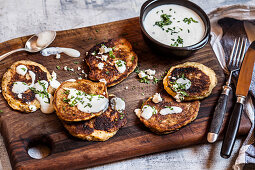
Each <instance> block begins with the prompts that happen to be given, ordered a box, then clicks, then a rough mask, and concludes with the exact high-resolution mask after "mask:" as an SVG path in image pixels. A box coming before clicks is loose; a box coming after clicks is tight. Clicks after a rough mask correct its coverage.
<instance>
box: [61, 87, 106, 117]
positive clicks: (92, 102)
mask: <svg viewBox="0 0 255 170" xmlns="http://www.w3.org/2000/svg"><path fill="white" fill-rule="evenodd" d="M65 90H66V91H67V92H68V93H69V94H68V97H67V99H69V102H68V103H69V105H73V106H77V108H78V110H80V111H82V112H86V113H97V112H100V111H105V110H106V109H107V108H108V105H109V100H108V98H106V97H105V96H102V95H95V94H93V95H92V94H86V93H85V92H82V91H80V90H77V89H75V88H65Z"/></svg>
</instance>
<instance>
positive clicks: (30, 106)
mask: <svg viewBox="0 0 255 170" xmlns="http://www.w3.org/2000/svg"><path fill="white" fill-rule="evenodd" d="M28 108H29V109H30V110H31V111H32V112H35V111H36V110H37V108H36V106H35V105H29V106H28Z"/></svg>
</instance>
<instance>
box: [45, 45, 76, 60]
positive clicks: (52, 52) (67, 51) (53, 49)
mask: <svg viewBox="0 0 255 170" xmlns="http://www.w3.org/2000/svg"><path fill="white" fill-rule="evenodd" d="M60 53H65V54H66V55H68V56H70V57H80V55H81V53H80V52H79V51H78V50H75V49H72V48H62V47H49V48H45V49H43V50H42V51H41V54H42V55H43V56H50V55H57V54H60ZM59 58H60V56H59Z"/></svg>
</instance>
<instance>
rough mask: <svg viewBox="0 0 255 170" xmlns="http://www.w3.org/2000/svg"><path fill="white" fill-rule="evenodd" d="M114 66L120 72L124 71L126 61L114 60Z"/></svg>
mask: <svg viewBox="0 0 255 170" xmlns="http://www.w3.org/2000/svg"><path fill="white" fill-rule="evenodd" d="M115 67H116V69H117V70H118V71H119V72H120V73H124V72H125V71H126V62H125V61H123V60H116V61H115Z"/></svg>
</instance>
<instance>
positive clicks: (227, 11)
mask: <svg viewBox="0 0 255 170" xmlns="http://www.w3.org/2000/svg"><path fill="white" fill-rule="evenodd" d="M209 18H210V21H211V25H212V39H211V45H212V47H213V50H214V52H215V54H216V56H217V58H218V60H219V62H220V64H221V66H222V68H223V69H224V70H225V72H228V71H227V67H226V64H227V61H228V58H229V56H230V53H231V50H232V47H233V44H234V39H235V38H237V37H247V38H248V39H249V44H250V43H251V42H252V41H254V40H255V20H253V19H254V18H255V6H245V5H234V6H228V7H222V8H218V9H216V10H214V11H212V12H211V13H210V14H209ZM247 45H248V44H247ZM247 48H248V46H247ZM235 77H236V78H237V77H238V73H236V74H235ZM252 96H253V97H254V96H255V73H254V71H253V78H252V82H251V86H250V93H249V94H248V96H247V98H246V103H245V106H244V112H245V114H247V116H248V117H249V119H250V121H251V123H252V127H251V129H250V131H249V134H248V135H247V138H246V140H245V141H244V143H243V145H242V147H241V149H240V151H239V156H238V158H237V160H236V162H235V165H234V166H233V168H234V169H236V170H239V169H244V168H245V167H246V166H245V165H249V168H250V167H252V168H254V169H255V164H254V163H255V140H254V104H253V100H252Z"/></svg>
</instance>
